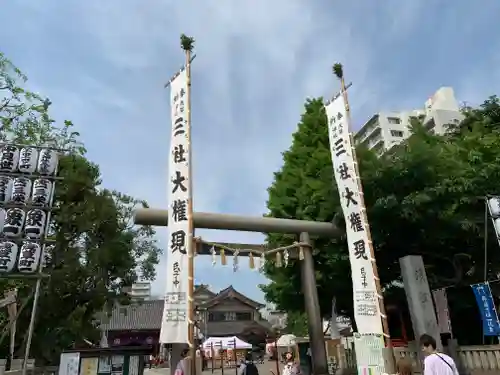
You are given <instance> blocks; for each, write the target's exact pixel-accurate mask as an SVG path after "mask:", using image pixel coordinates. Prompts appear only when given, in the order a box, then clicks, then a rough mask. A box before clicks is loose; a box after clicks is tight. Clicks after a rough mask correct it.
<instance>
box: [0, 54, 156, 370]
mask: <svg viewBox="0 0 500 375" xmlns="http://www.w3.org/2000/svg"><path fill="white" fill-rule="evenodd" d="M25 81H26V77H25V76H24V75H23V74H22V73H21V71H20V70H19V69H17V68H16V67H15V66H14V65H12V63H11V62H10V61H9V60H8V59H7V58H6V57H5V56H4V55H3V54H1V53H0V92H1V95H0V122H1V124H2V132H1V138H2V140H9V141H13V142H15V143H20V144H36V145H44V144H51V145H56V146H58V147H60V148H62V149H65V150H69V151H70V152H69V153H67V154H65V155H64V156H62V158H61V161H60V171H59V175H60V177H63V178H64V180H63V181H61V182H57V185H56V194H55V197H54V206H55V207H57V210H55V211H54V212H53V216H52V219H53V220H52V222H53V225H52V227H51V237H52V238H53V239H54V240H55V244H54V246H53V248H52V250H51V252H50V255H51V258H52V266H51V268H50V269H48V270H47V272H49V273H50V275H51V277H50V279H49V280H48V281H47V282H44V283H43V284H42V285H43V287H42V292H41V297H40V302H39V308H38V314H37V324H36V329H35V332H34V336H33V343H32V349H31V354H32V356H34V357H35V358H36V359H37V360H38V362H37V363H41V364H43V363H47V362H54V361H55V362H57V359H58V356H59V353H60V351H61V350H62V349H65V348H69V347H72V346H73V345H75V344H78V343H80V342H82V341H83V339H87V340H90V341H94V342H96V341H98V339H99V332H98V330H96V322H95V316H96V314H97V313H99V312H101V311H103V309H105V308H106V307H107V308H110V307H111V306H112V305H113V303H114V302H115V301H121V302H123V303H126V302H127V298H126V296H125V295H124V294H123V292H122V290H123V287H124V286H128V285H130V284H131V283H132V282H134V281H135V280H136V279H137V278H138V277H139V276H141V277H143V278H144V279H146V280H152V279H154V277H155V270H154V266H155V264H157V263H158V257H159V255H160V252H161V251H160V249H159V248H158V247H157V245H156V241H155V239H154V235H155V232H154V231H153V229H152V228H150V227H146V226H142V227H139V228H138V227H135V226H133V225H132V224H133V223H132V211H133V209H134V208H135V207H137V206H143V207H146V206H147V205H146V202H143V201H140V200H137V199H135V198H133V197H130V196H127V195H125V194H122V193H119V192H117V191H109V190H107V189H104V188H102V187H101V186H100V184H101V175H100V172H99V167H98V166H97V165H96V164H94V163H92V162H90V161H89V160H88V159H87V158H86V157H85V148H84V146H83V144H82V143H81V142H80V141H79V134H78V132H76V131H73V124H72V123H71V122H70V121H65V122H64V124H63V125H62V126H57V125H56V124H55V123H54V120H52V118H51V117H50V116H49V108H50V104H51V102H50V101H49V100H48V99H46V98H42V97H41V96H40V95H37V94H34V93H32V92H30V91H27V90H26V89H25V88H24V83H25ZM13 287H17V288H18V289H19V295H20V298H21V299H22V300H26V299H27V298H29V296H30V295H31V293H32V288H33V283H31V282H27V281H19V280H17V281H13V280H0V295H3V292H4V291H5V290H7V289H10V288H13ZM30 310H31V303H30V304H28V306H27V308H26V309H24V310H23V312H22V313H21V315H20V317H19V320H18V324H17V327H18V335H17V340H16V353H17V355H21V353H22V352H23V350H24V345H23V344H24V343H25V340H26V333H27V327H28V322H29V315H30ZM0 319H1V320H2V322H3V324H2V326H4V325H5V324H4V323H6V321H7V317H6V311H1V312H0ZM7 345H8V340H4V341H3V342H2V343H1V346H0V354H3V355H5V353H6V351H7Z"/></svg>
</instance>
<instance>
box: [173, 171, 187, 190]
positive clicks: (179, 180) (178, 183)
mask: <svg viewBox="0 0 500 375" xmlns="http://www.w3.org/2000/svg"><path fill="white" fill-rule="evenodd" d="M185 181H186V177H184V176H183V175H181V172H179V171H175V178H172V183H173V184H174V187H173V188H172V194H173V193H175V192H176V191H177V190H179V189H180V190H181V191H183V192H185V191H187V187H186V185H184V182H185Z"/></svg>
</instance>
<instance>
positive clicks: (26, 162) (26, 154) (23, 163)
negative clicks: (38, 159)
mask: <svg viewBox="0 0 500 375" xmlns="http://www.w3.org/2000/svg"><path fill="white" fill-rule="evenodd" d="M32 155H33V149H32V148H31V147H25V148H23V149H22V150H21V153H20V155H19V170H20V171H22V170H23V169H30V168H31V164H32V162H31V156H32Z"/></svg>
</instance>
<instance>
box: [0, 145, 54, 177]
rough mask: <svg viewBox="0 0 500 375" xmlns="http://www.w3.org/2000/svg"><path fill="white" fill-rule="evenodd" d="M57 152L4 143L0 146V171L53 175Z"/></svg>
mask: <svg viewBox="0 0 500 375" xmlns="http://www.w3.org/2000/svg"><path fill="white" fill-rule="evenodd" d="M57 162H58V155H57V152H56V151H54V150H52V149H49V148H43V149H38V148H36V147H30V146H25V147H18V146H15V145H11V144H5V145H3V146H1V148H0V171H1V172H10V173H15V172H20V173H30V174H31V173H35V172H36V173H39V174H41V175H46V176H50V175H53V174H54V173H55V171H56V168H57Z"/></svg>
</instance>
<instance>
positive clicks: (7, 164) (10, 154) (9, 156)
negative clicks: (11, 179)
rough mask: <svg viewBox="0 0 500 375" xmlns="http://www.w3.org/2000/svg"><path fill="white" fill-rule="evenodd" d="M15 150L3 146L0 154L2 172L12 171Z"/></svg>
mask: <svg viewBox="0 0 500 375" xmlns="http://www.w3.org/2000/svg"><path fill="white" fill-rule="evenodd" d="M16 152H17V148H16V147H14V146H9V145H7V146H4V147H3V148H2V151H1V153H0V169H1V170H3V171H12V170H13V169H14V167H15V166H14V154H15V153H16Z"/></svg>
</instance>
